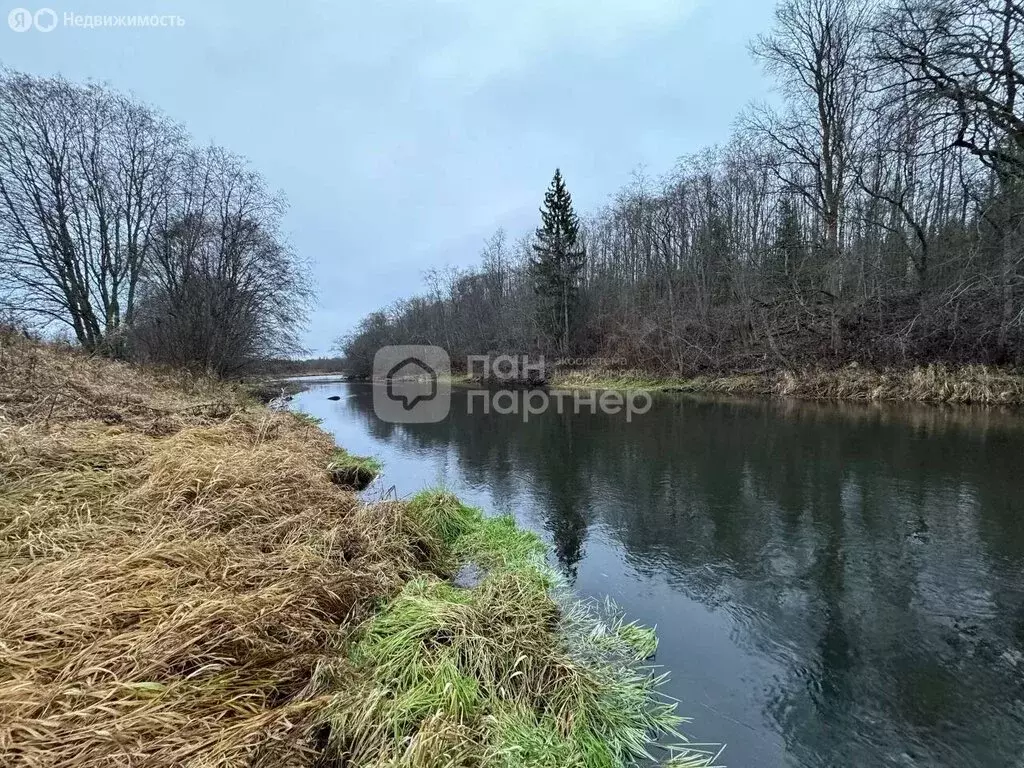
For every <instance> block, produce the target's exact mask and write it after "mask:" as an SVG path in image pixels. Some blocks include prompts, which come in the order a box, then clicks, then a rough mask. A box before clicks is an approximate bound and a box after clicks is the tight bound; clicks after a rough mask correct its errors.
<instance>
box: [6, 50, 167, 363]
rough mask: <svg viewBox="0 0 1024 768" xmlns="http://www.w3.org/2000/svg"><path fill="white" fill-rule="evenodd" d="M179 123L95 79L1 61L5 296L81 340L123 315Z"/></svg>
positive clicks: (97, 343)
mask: <svg viewBox="0 0 1024 768" xmlns="http://www.w3.org/2000/svg"><path fill="white" fill-rule="evenodd" d="M181 145H182V135H181V132H180V130H178V129H177V128H176V127H175V126H174V125H172V124H170V123H169V122H167V121H166V120H165V119H163V118H162V117H161V116H159V115H158V114H156V113H154V112H153V111H151V110H150V109H148V108H146V107H143V106H140V105H138V104H135V103H133V102H131V101H130V100H129V99H127V98H125V97H123V96H121V95H119V94H115V93H112V92H110V91H108V90H106V89H104V88H102V87H99V86H77V85H73V84H71V83H68V82H66V81H65V80H63V79H61V78H34V77H29V76H27V75H22V74H18V73H15V72H12V71H6V70H5V71H3V72H2V73H0V242H2V244H3V251H2V253H0V266H2V267H3V270H4V273H5V278H6V279H5V280H4V283H3V287H2V290H3V291H4V293H5V294H6V298H7V301H8V302H10V303H11V304H13V305H14V306H16V307H17V308H19V309H22V310H24V311H31V312H33V313H35V314H37V315H40V316H44V317H46V318H48V319H51V320H56V321H59V322H62V323H66V324H67V325H69V326H70V327H71V328H72V329H73V331H74V333H75V336H76V338H77V339H78V341H79V342H80V343H81V344H82V345H83V346H84V347H86V348H88V349H99V348H102V347H103V346H104V345H114V344H116V343H117V342H116V338H117V336H118V335H119V334H120V332H121V331H122V328H123V327H124V326H125V325H126V324H129V323H130V322H131V320H132V313H133V310H134V305H135V298H136V294H137V291H138V286H139V280H140V277H141V274H142V270H143V265H144V262H145V260H146V257H147V254H148V247H149V243H150V237H151V234H152V231H153V227H154V222H155V217H156V214H157V210H158V208H159V206H160V204H161V202H162V201H163V200H164V199H165V198H166V196H167V195H168V194H169V177H168V170H169V168H170V167H171V165H172V162H173V158H174V156H175V154H176V153H177V152H178V151H180V148H181Z"/></svg>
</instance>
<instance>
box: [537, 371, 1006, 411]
mask: <svg viewBox="0 0 1024 768" xmlns="http://www.w3.org/2000/svg"><path fill="white" fill-rule="evenodd" d="M552 386H555V387H567V388H579V387H588V388H595V389H642V390H650V391H658V392H693V393H701V392H704V393H712V394H727V395H753V396H760V397H794V398H803V399H811V400H861V401H874V402H925V403H951V404H977V405H1024V372H1020V371H1016V370H1013V369H1008V368H1001V367H998V366H988V365H961V366H947V365H941V364H935V365H927V366H913V367H908V368H886V369H882V370H878V369H872V368H868V367H863V366H859V365H856V364H852V365H846V366H843V367H839V368H814V367H811V368H801V369H791V370H779V371H771V372H759V373H740V374H732V375H726V376H716V375H702V376H696V377H693V378H672V377H658V376H657V375H655V374H651V373H645V372H638V371H601V370H593V371H567V372H565V373H562V374H558V375H556V376H555V377H554V380H553V382H552Z"/></svg>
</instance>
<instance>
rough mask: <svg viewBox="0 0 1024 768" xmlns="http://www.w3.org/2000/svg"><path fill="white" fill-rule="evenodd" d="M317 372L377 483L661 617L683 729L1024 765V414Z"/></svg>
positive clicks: (733, 762)
mask: <svg viewBox="0 0 1024 768" xmlns="http://www.w3.org/2000/svg"><path fill="white" fill-rule="evenodd" d="M308 386H309V388H308V389H306V390H305V391H304V392H302V393H300V394H299V395H297V396H296V398H295V400H294V403H293V406H294V407H295V408H296V409H299V410H302V411H305V412H307V413H309V414H311V415H314V416H317V417H319V418H321V419H322V420H323V427H324V428H325V429H326V430H328V431H329V432H332V433H333V434H334V435H335V436H336V438H337V441H338V443H339V444H340V445H342V446H344V447H345V448H347V449H348V450H350V451H352V452H354V453H358V454H369V455H373V456H376V457H377V458H379V459H380V460H381V461H382V462H383V463H384V476H383V477H382V478H381V479H380V480H378V481H377V483H375V484H374V485H373V486H371V488H370V489H369V490H368V493H369V494H370V496H371V497H372V496H375V495H380V494H385V493H392V494H394V493H397V494H398V495H399V496H405V495H408V494H411V493H413V492H415V491H417V490H419V489H421V488H423V487H425V486H429V485H438V484H443V485H444V486H446V487H448V488H450V489H451V490H453V491H455V492H456V493H457V494H458V495H459V496H460V497H462V498H463V499H464V500H466V501H467V502H470V503H472V504H475V505H477V506H479V507H481V508H483V509H484V510H486V511H489V512H495V513H497V512H509V513H512V514H513V515H515V517H516V518H517V519H518V520H519V521H520V523H521V524H522V525H524V526H528V527H530V528H532V529H534V530H536V531H538V532H540V533H541V534H542V535H543V536H544V537H545V538H546V539H547V541H548V542H549V543H550V544H551V546H552V550H553V553H554V555H553V562H554V564H555V565H556V566H557V567H558V568H560V569H561V570H562V571H563V572H564V573H565V574H566V575H567V576H568V578H569V579H570V580H571V582H572V583H573V585H574V586H575V589H576V590H577V591H578V592H579V593H580V594H581V595H584V596H594V597H599V598H603V597H605V596H609V597H611V598H613V599H614V600H615V601H616V602H618V603H619V604H620V605H621V606H622V607H623V608H624V609H625V610H626V612H627V615H628V617H629V618H630V619H636V620H639V621H642V622H645V623H648V624H651V625H656V626H657V629H658V636H659V639H660V647H659V650H658V655H657V658H656V663H657V664H658V665H660V666H662V667H664V668H665V670H666V671H668V672H669V673H670V675H671V681H670V683H669V684H668V685H667V687H666V688H665V691H666V692H667V693H668V694H669V695H671V696H674V697H675V698H677V699H679V701H680V712H681V713H682V714H685V715H687V716H689V717H692V718H693V722H692V723H690V724H688V725H687V726H686V728H685V729H684V730H685V731H686V733H687V735H688V736H690V737H691V739H693V740H696V741H701V742H717V743H725V744H726V745H727V747H726V749H725V752H724V753H723V756H722V761H723V762H724V763H725V764H726V765H728V766H730V767H731V768H738V767H739V766H757V767H758V768H760V767H761V766H768V767H771V766H813V767H814V768H818V767H820V766H844V767H845V766H950V768H952V767H953V766H956V768H965V766H986V767H988V766H1011V767H1014V768H1021V766H1024V416H1021V415H1017V414H1013V413H1004V412H999V411H994V410H981V409H979V410H972V409H965V408H962V409H953V408H944V409H940V408H933V407H924V406H920V407H918V406H873V405H864V404H822V403H810V402H793V401H738V400H713V399H700V398H694V397H687V396H683V395H666V396H659V397H656V398H655V401H654V405H653V407H652V408H651V410H650V411H649V412H648V413H646V414H644V415H642V416H641V415H637V416H634V417H633V419H632V421H631V422H627V421H626V418H625V415H624V414H621V413H619V414H600V413H598V414H595V413H592V412H589V411H588V410H586V409H584V410H583V411H582V412H581V413H580V414H573V413H571V412H569V413H561V414H560V413H557V412H556V411H555V410H554V409H551V410H549V411H548V412H547V413H544V414H540V415H537V414H533V415H531V416H530V419H529V421H528V422H525V423H524V420H523V418H522V417H521V416H514V415H504V416H503V415H499V414H497V413H493V412H492V413H490V414H486V415H485V414H482V413H480V408H476V409H475V410H476V413H475V414H474V415H470V414H469V413H468V408H467V396H468V395H467V392H466V391H464V390H463V391H459V390H456V391H455V392H454V393H453V402H452V408H451V412H450V415H449V416H448V418H447V419H445V420H444V421H442V422H440V423H436V424H419V425H396V424H390V423H386V422H384V421H381V420H379V419H378V418H377V417H376V416H375V414H374V409H373V405H372V391H373V388H372V387H371V386H370V385H368V384H349V383H343V382H337V381H335V382H331V381H315V382H312V383H309V384H308ZM329 396H338V397H340V398H341V399H340V400H338V401H330V400H328V397H329ZM568 410H570V411H571V409H568Z"/></svg>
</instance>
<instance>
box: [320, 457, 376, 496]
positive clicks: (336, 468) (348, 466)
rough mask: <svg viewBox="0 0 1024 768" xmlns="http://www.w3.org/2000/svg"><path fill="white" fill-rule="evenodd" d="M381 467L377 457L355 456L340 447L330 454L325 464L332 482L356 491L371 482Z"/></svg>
mask: <svg viewBox="0 0 1024 768" xmlns="http://www.w3.org/2000/svg"><path fill="white" fill-rule="evenodd" d="M383 468H384V467H383V465H382V464H381V463H380V462H379V461H377V459H374V458H372V457H369V456H356V455H355V454H352V453H349V452H348V451H345V450H342V449H340V448H339V449H338V450H336V451H335V452H334V453H333V454H332V455H331V462H330V464H328V465H327V469H328V471H329V472H330V473H331V480H332V481H333V482H334V483H336V484H337V485H341V486H344V487H346V488H353V489H355V490H357V491H361V490H363V489H364V488H366V486H368V485H369V484H370V483H372V482H373V481H374V480H375V479H376V477H377V476H378V475H379V474H380V473H381V470H383Z"/></svg>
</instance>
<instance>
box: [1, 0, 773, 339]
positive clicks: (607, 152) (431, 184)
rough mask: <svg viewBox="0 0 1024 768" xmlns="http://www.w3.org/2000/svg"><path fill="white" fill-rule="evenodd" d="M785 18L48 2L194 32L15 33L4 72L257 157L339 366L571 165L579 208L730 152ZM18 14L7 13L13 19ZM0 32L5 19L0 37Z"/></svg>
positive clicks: (568, 6) (644, 7) (461, 1)
mask: <svg viewBox="0 0 1024 768" xmlns="http://www.w3.org/2000/svg"><path fill="white" fill-rule="evenodd" d="M773 5H774V3H773V2H772V0H516V1H515V2H505V0H408V1H406V2H392V1H391V0H333V1H329V0H306V1H305V2H303V1H301V0H293V2H283V0H278V1H277V2H273V3H270V2H262V1H259V0H252V1H250V2H246V3H241V2H238V3H229V2H226V1H224V2H215V1H214V0H189V1H185V0H166V2H165V1H164V0H134V1H132V0H127V1H124V2H116V1H115V0H74V2H73V3H69V4H64V3H61V2H57V0H52V2H49V3H47V7H49V8H52V9H53V10H54V11H56V12H57V15H58V17H61V18H63V16H64V14H65V13H66V12H71V13H74V14H82V15H84V14H107V15H114V14H143V13H146V14H174V15H177V16H180V17H181V18H183V19H184V21H185V24H184V26H182V27H169V28H142V29H127V28H107V29H82V28H73V27H65V26H63V25H58V26H57V28H56V29H54V30H53V31H51V32H47V33H43V32H39V31H37V30H34V29H33V30H30V31H27V32H22V33H17V32H14V31H12V30H11V29H10V28H8V26H7V25H6V24H3V25H2V26H0V62H2V63H4V64H6V65H8V66H11V67H14V68H16V69H21V70H24V71H27V72H30V73H34V74H55V73H61V74H63V75H64V76H66V77H68V78H70V79H74V80H86V79H92V80H98V81H103V82H107V83H109V84H110V85H112V86H114V87H116V88H118V89H121V90H124V91H130V92H132V93H134V94H135V95H136V96H138V97H140V98H141V99H142V100H144V101H147V102H149V103H151V104H153V105H155V106H157V107H158V108H160V109H161V110H163V111H164V112H165V113H167V114H168V115H169V116H170V117H172V118H173V119H175V120H177V121H179V122H181V123H183V124H185V125H186V126H187V127H188V129H189V130H190V131H191V133H192V135H193V137H194V138H195V140H196V141H197V142H198V143H207V142H215V143H217V144H221V145H223V146H225V147H227V148H228V149H230V150H232V151H234V152H237V153H239V154H242V155H245V156H246V157H248V158H249V160H250V161H251V163H252V164H253V166H254V167H255V168H256V169H258V170H259V171H261V172H262V173H263V175H264V176H265V178H266V179H267V181H268V184H269V185H270V186H271V187H272V188H275V189H280V190H282V191H283V192H284V193H285V195H286V196H287V198H288V201H289V203H290V210H289V213H288V216H287V219H286V222H285V227H286V230H287V233H288V237H289V240H290V242H291V244H292V246H293V247H294V248H295V250H296V251H297V252H298V253H299V254H300V255H301V256H303V257H304V258H307V259H308V260H310V261H311V262H312V263H313V264H314V273H315V279H316V287H317V290H318V292H319V303H318V306H317V308H316V310H315V311H314V313H313V316H312V322H311V326H310V329H309V332H308V334H307V336H306V340H307V344H308V346H309V347H310V349H311V350H312V352H313V353H315V354H319V353H327V352H328V350H329V348H330V346H331V343H332V341H333V340H334V339H335V338H337V337H338V336H340V335H342V334H343V333H346V332H348V331H349V330H351V329H352V328H353V326H354V325H355V324H356V323H357V322H358V321H359V319H360V318H361V317H362V316H364V315H365V314H367V313H369V312H371V311H373V310H375V309H378V308H380V307H382V306H385V305H387V304H390V303H391V302H392V301H394V300H395V299H398V298H401V297H405V296H409V295H411V294H413V293H416V292H417V291H418V290H419V289H420V286H421V284H422V274H423V271H424V270H425V269H427V268H429V267H432V266H443V265H446V264H453V265H469V264H473V263H475V262H476V261H477V259H478V255H479V252H480V249H481V247H482V245H483V242H484V240H485V239H486V238H487V237H488V236H489V235H490V234H491V233H493V232H494V231H495V230H496V229H497V228H499V227H504V228H505V229H506V230H507V231H508V233H509V235H510V236H513V237H518V236H519V235H520V234H522V233H524V232H527V231H530V230H531V229H532V228H533V227H534V226H536V219H538V218H539V217H538V214H537V208H538V206H539V205H540V202H541V200H542V198H543V193H544V189H545V187H546V186H547V184H548V182H549V181H550V179H551V175H552V173H553V172H554V169H555V167H556V166H560V167H561V168H562V172H563V174H564V175H565V177H566V181H567V183H568V186H569V190H570V192H572V194H573V196H574V198H575V201H576V206H577V210H578V211H580V212H581V213H585V212H587V211H592V210H596V209H597V208H599V207H600V206H602V205H603V204H604V203H606V202H607V201H608V199H609V197H610V196H611V195H612V194H614V192H615V191H616V190H617V189H619V188H620V187H621V186H623V185H624V184H626V183H628V181H629V179H630V176H631V173H632V171H633V170H634V169H636V168H638V167H643V168H644V169H645V171H646V172H647V173H648V174H649V175H651V176H658V175H660V174H662V173H664V172H666V171H667V170H669V169H670V168H671V167H672V164H673V162H674V161H675V159H676V158H677V157H679V156H680V155H682V154H685V153H687V152H691V151H694V150H696V149H699V148H700V147H702V146H705V145H708V144H713V143H717V142H723V141H725V140H726V139H727V138H728V135H729V132H730V130H731V127H732V124H733V122H734V120H735V118H736V116H737V114H738V112H739V111H740V110H741V109H742V108H743V106H744V105H745V104H746V103H747V102H749V101H751V100H753V99H758V98H763V97H765V96H766V88H767V85H766V81H765V79H764V77H763V76H762V75H761V73H760V70H759V68H758V67H757V65H755V64H754V63H753V62H752V61H751V59H750V57H749V55H748V53H747V48H746V45H747V42H748V41H749V40H750V39H751V38H752V37H753V36H754V35H755V34H757V33H758V32H762V31H766V30H767V29H768V27H769V26H770V23H771V14H772V8H773ZM15 6H23V7H27V8H29V9H30V10H36V9H37V8H38V7H39V5H38V4H36V3H32V4H29V3H28V2H25V0H20V2H11V0H2V2H0V9H2V10H3V15H2V17H0V19H6V18H7V15H8V12H9V11H10V10H11V9H12V8H14V7H15ZM0 24H2V21H0Z"/></svg>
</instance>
